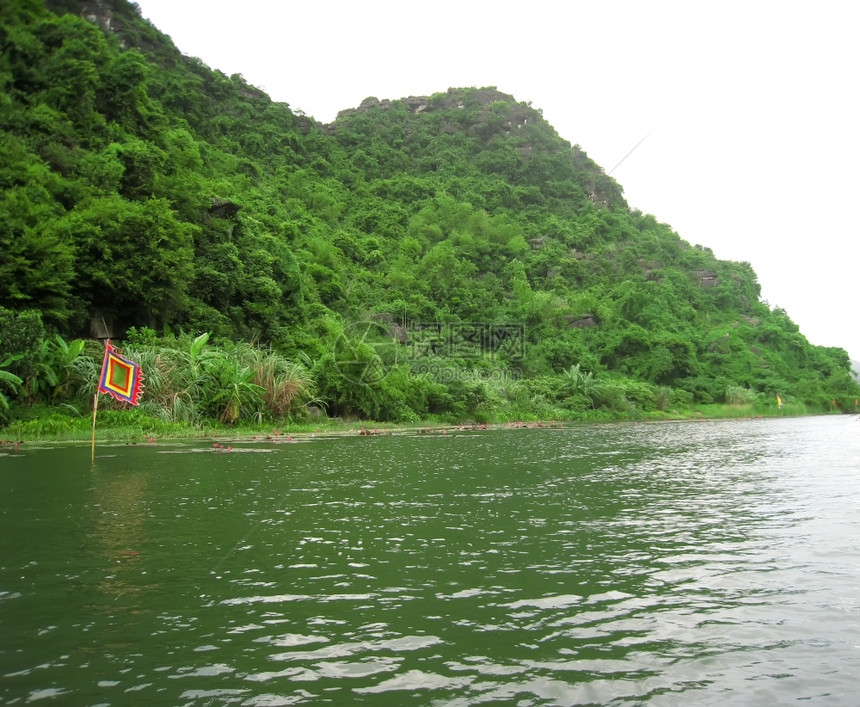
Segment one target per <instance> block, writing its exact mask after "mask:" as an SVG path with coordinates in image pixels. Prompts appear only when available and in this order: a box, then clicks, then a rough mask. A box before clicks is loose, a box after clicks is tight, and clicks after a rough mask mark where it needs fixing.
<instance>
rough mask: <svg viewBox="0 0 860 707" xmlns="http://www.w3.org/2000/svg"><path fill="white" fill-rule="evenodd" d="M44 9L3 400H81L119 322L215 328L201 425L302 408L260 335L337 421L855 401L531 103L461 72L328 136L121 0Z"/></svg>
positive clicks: (16, 26) (18, 180) (4, 114)
mask: <svg viewBox="0 0 860 707" xmlns="http://www.w3.org/2000/svg"><path fill="white" fill-rule="evenodd" d="M47 5H48V9H46V8H45V6H44V3H41V2H37V1H36V0H7V1H6V2H4V3H3V4H2V6H0V223H2V224H3V228H2V229H0V249H2V252H3V256H4V257H3V258H2V259H0V308H2V309H0V396H2V397H0V415H3V416H5V417H7V418H8V417H9V416H12V415H14V414H23V413H22V412H21V411H20V410H19V411H18V413H16V412H15V409H16V408H15V405H16V404H17V405H18V406H19V408H22V407H23V406H24V405H25V404H26V403H31V404H33V403H48V402H50V403H55V404H56V403H66V404H72V401H73V400H74V399H75V395H78V393H73V391H72V390H71V387H69V382H68V381H66V383H65V384H64V382H63V381H64V379H63V377H62V375H61V372H62V371H64V370H68V366H69V365H71V364H70V363H69V362H68V361H67V362H66V363H63V360H64V359H63V356H66V357H67V358H68V357H71V358H72V359H79V358H81V356H83V357H84V358H87V360H89V361H90V364H89V365H90V366H91V367H92V366H97V364H98V360H99V354H98V351H97V350H94V351H92V352H90V353H89V354H88V353H87V351H86V350H83V351H78V350H76V349H70V350H66V349H63V346H68V345H67V344H66V343H65V339H64V338H63V337H81V338H83V337H89V336H92V335H94V334H96V331H95V329H97V328H99V326H98V325H99V324H100V325H101V328H105V329H107V330H109V331H111V332H112V333H113V335H114V337H116V338H121V337H122V336H123V333H124V332H126V331H127V330H128V329H130V328H132V327H134V328H135V330H136V331H138V332H139V331H143V330H146V331H149V332H150V334H151V335H152V337H151V338H152V341H150V342H149V344H148V345H149V346H150V347H151V348H152V350H153V351H156V353H154V354H152V355H155V356H158V355H159V354H158V353H157V351H158V349H159V347H161V348H162V349H164V350H176V351H180V352H182V353H181V356H182V357H185V358H184V359H183V360H184V362H185V364H187V363H188V359H187V354H188V352H187V351H183V347H184V346H185V344H184V343H181V344H178V343H177V342H185V343H187V342H188V341H189V340H191V341H193V340H195V338H196V337H198V336H199V335H201V334H203V333H211V343H210V344H209V352H210V353H211V352H212V351H218V352H220V353H219V357H220V358H219V361H220V363H218V364H217V366H216V364H215V363H214V359H212V360H209V361H208V363H207V365H209V366H210V368H209V370H208V371H207V372H206V373H205V375H203V374H201V377H200V378H199V379H195V378H193V376H192V377H191V378H187V377H186V379H184V382H182V383H176V385H177V386H178V387H177V388H170V389H169V393H170V394H173V395H175V397H174V398H173V400H174V402H175V404H176V405H177V406H178V408H177V409H176V410H174V412H173V413H159V414H175V415H183V414H186V413H187V415H186V418H187V419H202V418H205V417H207V416H208V417H209V418H220V419H221V420H222V421H226V422H233V421H236V420H238V419H240V418H241V417H242V416H243V415H246V414H247V415H255V414H256V415H257V416H260V415H272V416H275V417H277V416H278V415H286V414H288V413H289V412H290V410H289V405H287V406H286V408H284V407H283V406H282V407H280V408H279V407H278V406H277V405H275V406H270V407H267V406H266V405H261V404H260V403H261V401H263V398H264V397H265V396H264V392H263V391H262V390H261V389H260V387H261V386H260V384H259V382H254V381H253V375H252V374H251V371H252V369H253V367H252V366H251V365H250V364H249V363H248V361H247V355H246V353H247V352H246V353H242V354H241V355H240V353H239V352H238V348H237V347H241V346H242V345H241V344H239V343H238V342H241V341H246V342H254V344H255V346H253V347H250V348H251V349H253V350H255V351H263V350H264V351H266V352H267V355H268V356H269V357H270V364H271V365H273V366H275V367H276V368H277V367H279V366H280V368H281V369H284V370H287V369H289V370H291V371H292V372H293V374H295V378H296V380H298V381H300V383H301V385H300V388H301V391H302V395H304V398H303V399H304V401H305V402H307V399H309V397H310V396H311V395H313V394H315V395H316V396H317V398H318V403H319V405H321V406H323V407H325V409H327V411H328V413H329V414H330V415H333V416H344V417H346V416H358V417H368V418H373V419H377V420H391V421H404V420H417V419H420V418H427V417H434V416H435V417H437V418H439V419H450V420H456V419H463V418H473V419H499V418H505V417H508V418H510V417H516V416H518V415H522V416H531V417H536V416H547V417H548V416H555V417H562V418H567V419H571V418H577V417H582V416H584V415H594V414H598V413H599V411H604V412H605V413H607V414H619V415H630V414H635V413H637V412H642V411H649V410H655V409H661V410H665V409H669V408H671V407H673V406H674V407H678V406H685V405H691V404H696V403H712V402H726V403H731V402H732V401H736V400H744V401H746V402H749V401H751V400H758V401H759V403H760V404H761V405H775V399H776V394H777V393H779V394H780V395H781V396H782V398H783V399H784V400H786V401H795V402H797V403H802V404H804V405H806V406H808V407H809V409H811V410H832V409H833V408H834V406H835V407H837V408H839V409H842V410H853V409H854V408H855V402H854V401H855V398H856V397H857V396H858V395H859V394H860V389H858V386H857V384H856V382H855V381H853V380H852V378H851V375H850V366H849V360H848V356H847V354H846V352H845V351H843V350H841V349H834V348H823V347H816V346H812V345H810V343H809V342H808V341H807V340H806V339H805V337H804V336H803V335H802V334H801V333H800V332H799V331H798V328H797V326H796V325H795V324H794V323H793V322H792V321H791V319H790V318H789V316H788V314H787V313H786V312H784V311H782V310H779V309H771V308H770V307H769V306H768V305H767V304H766V303H764V302H762V301H761V299H760V290H759V286H758V284H757V282H756V276H755V273H754V272H753V270H752V268H751V266H750V265H749V264H747V263H734V262H726V261H720V260H717V259H716V258H715V257H714V256H713V254H712V253H711V251H710V250H709V249H708V248H704V247H701V246H691V245H689V244H688V243H686V242H685V241H683V240H682V239H681V238H680V237H679V236H678V235H677V234H676V233H674V232H673V231H672V229H671V228H670V227H669V226H667V225H666V224H663V223H660V222H659V221H657V220H656V219H655V218H654V217H652V216H649V215H645V214H642V213H640V212H638V211H632V210H630V209H629V207H628V206H627V204H626V202H625V201H624V198H623V194H622V190H621V188H620V186H619V185H618V184H617V183H615V182H614V181H613V180H612V179H611V178H609V177H608V176H607V175H606V174H605V173H604V172H603V170H602V169H600V167H598V166H597V165H596V164H594V163H593V162H592V161H591V160H590V159H589V158H588V156H587V155H586V153H585V152H583V151H582V150H581V149H580V148H579V147H578V146H571V145H570V143H568V142H566V141H565V140H563V139H562V138H561V137H560V136H558V135H557V134H556V132H555V131H554V130H553V129H552V127H551V126H550V125H548V124H547V123H546V122H545V121H544V120H543V118H542V116H541V114H540V111H539V110H536V109H534V108H532V107H531V106H529V105H526V104H523V103H520V102H517V101H516V100H515V99H514V98H512V97H510V96H507V95H505V94H503V93H501V92H499V91H497V90H495V89H494V88H484V89H475V88H465V89H450V90H448V91H447V92H445V93H439V94H436V95H433V96H430V97H427V98H410V99H403V100H395V101H378V100H377V99H374V98H369V99H367V100H365V101H364V102H363V103H362V105H361V106H360V107H359V108H357V109H354V110H349V111H344V112H342V113H341V115H340V116H339V117H338V119H337V120H336V121H335V123H334V124H333V125H330V126H323V125H320V124H318V123H316V122H315V121H314V120H313V119H311V118H309V117H306V116H303V115H297V114H296V113H294V112H293V111H291V110H290V108H289V106H287V105H286V104H279V103H274V102H272V101H271V100H270V99H269V98H268V97H267V96H266V95H265V94H264V93H263V92H261V91H260V90H258V89H256V88H254V87H252V86H249V85H248V84H247V83H246V82H245V81H244V79H243V78H242V77H241V76H238V75H234V76H230V77H227V76H225V75H223V74H222V73H221V72H219V71H217V70H210V69H209V68H208V67H206V66H205V65H203V64H202V63H201V62H200V61H198V60H195V59H191V58H188V57H183V56H182V55H181V54H180V52H179V51H178V50H177V49H176V48H175V47H174V46H173V44H172V43H171V42H170V40H169V39H168V38H167V37H165V36H164V35H163V34H161V33H160V32H159V31H158V30H157V29H155V28H154V27H152V26H151V25H150V24H149V23H147V22H146V21H144V20H143V19H142V18H141V17H140V15H139V13H138V12H137V9H136V7H135V6H134V5H132V4H129V3H128V2H126V1H125V0H112V1H111V2H109V3H102V6H103V8H104V9H103V11H102V14H101V15H100V16H98V17H89V18H85V17H82V16H81V15H82V11H81V8H82V6H83V3H80V2H78V1H77V0H51V1H49V2H48V3H47ZM108 7H109V8H110V9H109V10H108V9H107V8H108ZM366 323H372V325H368V324H366ZM94 327H95V329H94ZM154 332H157V333H158V336H157V337H155V334H154ZM57 335H60V336H59V337H58V336H57ZM60 342H62V343H60ZM233 342H237V343H233ZM177 347H178V348H177ZM150 353H151V352H150ZM345 353H346V354H348V355H347V356H346V358H345V356H344V354H345ZM72 354H74V356H73V355H72ZM146 355H149V354H146ZM146 355H145V356H144V357H146ZM176 355H179V354H176ZM170 356H174V354H170ZM165 357H168V358H169V356H168V354H165V353H164V352H163V351H162V359H164V358H165ZM345 361H347V363H346V364H345ZM272 362H276V363H272ZM78 365H80V364H78ZM64 366H65V368H64ZM299 366H300V367H301V370H299V369H298V368H297V367H299ZM350 366H351V367H352V369H354V370H353V372H355V371H356V370H360V372H361V374H360V375H352V374H351V373H350V370H348V369H349V367H350ZM218 367H220V368H218ZM216 368H218V370H217V371H216ZM49 369H50V370H51V371H52V373H50V374H49V373H48V370H49ZM145 370H146V369H145ZM374 370H375V371H377V373H379V375H375V374H374V376H373V379H372V380H371V379H370V378H368V377H367V374H368V373H369V372H372V371H374ZM186 373H188V372H187V371H186ZM152 381H153V376H152V375H151V374H150V384H149V387H148V388H147V393H146V394H145V398H144V399H145V400H146V401H147V402H148V403H149V404H152V405H155V406H156V407H157V408H158V409H159V410H162V411H163V410H165V409H166V408H165V407H164V406H163V405H161V404H156V402H155V401H156V399H157V398H158V396H159V395H162V394H165V395H166V393H163V391H161V389H158V390H156V388H157V386H156V385H154V384H153V382H152ZM204 384H205V385H208V386H209V388H208V389H207V390H206V391H205V392H204V391H203V388H204V387H205V385H204ZM64 385H66V387H65V388H64V387H63V386H64ZM182 386H185V387H184V388H183V387H182ZM79 387H80V386H79ZM183 391H184V392H183ZM192 393H194V394H193V395H192ZM300 397H301V396H300ZM162 402H163V401H162ZM10 403H11V405H10ZM75 404H76V405H78V406H83V405H84V404H85V401H84V398H81V397H80V396H79V397H78V399H77V403H75ZM183 405H187V406H189V407H188V410H186V412H182V410H181V409H180V408H182V406H183ZM595 411H597V412H595ZM294 413H295V410H293V414H294Z"/></svg>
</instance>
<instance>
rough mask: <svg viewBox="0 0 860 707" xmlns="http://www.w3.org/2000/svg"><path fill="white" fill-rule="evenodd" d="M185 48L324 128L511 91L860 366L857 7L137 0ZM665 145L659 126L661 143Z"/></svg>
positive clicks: (625, 1) (832, 0)
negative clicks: (368, 103)
mask: <svg viewBox="0 0 860 707" xmlns="http://www.w3.org/2000/svg"><path fill="white" fill-rule="evenodd" d="M138 4H139V5H140V7H141V12H142V14H143V16H144V17H146V18H148V19H149V20H151V21H152V23H153V24H154V25H155V26H156V27H158V28H159V29H160V30H161V31H162V32H164V33H166V34H168V35H170V36H171V37H172V39H173V41H174V42H175V43H176V45H177V46H178V47H179V49H180V50H181V51H182V52H183V53H185V54H188V55H191V56H196V57H199V58H200V59H202V60H203V61H204V62H205V63H206V64H207V65H209V66H210V67H212V68H214V69H220V70H221V71H223V72H224V73H225V74H228V75H230V74H234V73H239V74H242V75H243V76H244V77H245V79H246V80H247V81H248V83H250V84H252V85H254V86H258V87H260V88H262V89H264V90H265V91H266V92H267V93H268V94H269V95H270V96H271V97H272V98H273V99H274V100H278V101H285V102H287V103H289V104H290V107H291V108H292V109H293V110H301V111H304V112H305V113H306V114H308V115H310V116H312V117H314V118H315V119H317V120H319V121H321V122H331V121H332V120H334V118H335V116H336V115H337V112H338V111H340V110H343V109H345V108H353V107H356V106H357V105H358V104H359V103H361V101H362V100H363V99H364V98H367V97H368V96H376V97H377V98H380V99H383V98H390V99H396V98H402V97H405V96H410V95H416V96H421V95H430V94H432V93H437V92H441V91H446V90H447V89H448V88H449V87H464V86H477V87H481V86H496V87H497V88H498V89H499V90H500V91H503V92H504V93H508V94H511V95H512V96H514V97H515V98H516V99H517V100H519V101H530V102H531V103H532V105H533V107H535V108H539V109H541V110H542V111H543V115H544V117H545V118H546V119H547V121H549V123H550V124H551V125H552V126H553V127H554V128H555V129H556V130H557V131H558V133H559V134H560V135H561V136H562V137H563V138H565V139H566V140H568V141H570V142H571V143H574V144H578V145H580V146H581V147H582V148H583V149H584V150H585V151H586V152H587V153H588V154H589V156H590V157H591V158H592V159H594V160H595V161H596V162H597V163H598V164H599V165H601V166H602V167H603V168H604V169H605V170H606V171H607V172H608V171H610V170H612V169H613V167H615V165H617V164H618V163H619V162H620V161H621V160H622V159H623V158H624V156H625V155H626V154H627V153H628V152H629V151H630V150H631V149H632V148H633V147H634V146H635V145H636V144H637V143H638V142H639V141H640V140H642V138H643V137H645V136H646V135H647V136H648V137H647V139H646V140H645V141H644V142H643V143H642V144H641V145H640V146H639V147H638V148H637V149H636V150H635V151H634V152H633V153H632V154H631V155H630V156H629V157H628V158H627V159H626V160H625V161H624V162H623V163H622V164H621V165H620V166H618V167H617V169H615V171H614V172H613V173H612V176H613V177H614V178H615V179H616V180H617V181H618V182H619V183H620V184H621V186H622V187H623V188H624V193H625V196H626V198H627V201H628V203H629V204H630V206H631V207H633V208H638V209H640V210H641V211H643V212H645V213H650V214H654V215H655V216H656V217H657V219H658V220H660V221H662V222H664V223H668V224H670V225H671V226H672V228H673V229H674V230H675V231H677V232H678V234H679V235H680V236H681V237H682V238H683V239H685V240H687V241H689V242H690V243H693V244H701V245H703V246H707V247H710V248H712V249H713V251H714V254H715V255H716V256H717V257H718V258H720V259H722V260H738V261H743V260H745V261H748V262H750V263H751V264H752V266H753V268H754V270H755V271H756V273H757V274H758V277H759V282H760V283H761V286H762V296H763V298H764V299H765V300H766V301H767V302H768V303H769V304H770V305H771V306H772V307H773V306H779V307H782V308H784V309H785V310H786V311H787V312H788V314H789V316H790V317H791V318H792V319H793V320H794V321H795V322H796V323H797V324H798V325H799V326H800V329H801V331H802V332H803V333H804V334H805V335H806V336H807V338H808V339H809V340H810V341H811V342H812V343H813V344H819V345H823V346H840V347H842V348H844V349H846V350H847V351H848V352H849V353H850V354H851V357H852V358H853V359H860V320H858V317H857V316H856V315H855V311H856V310H857V309H858V308H857V306H856V300H857V298H858V297H860V292H858V290H857V288H856V286H855V285H856V279H855V278H856V273H857V264H858V256H860V245H858V238H857V237H858V225H857V218H856V217H853V216H851V213H852V212H853V210H854V208H855V207H856V202H857V197H858V193H860V179H858V170H857V166H858V158H860V137H858V131H860V97H858V91H857V88H858V69H860V38H858V36H857V28H858V26H860V25H858V19H860V6H857V8H855V7H854V3H851V2H847V1H846V0H819V1H818V2H816V3H814V4H813V3H812V2H805V3H800V2H790V1H786V0H781V1H780V2H775V1H774V2H770V1H756V0H743V1H739V0H722V2H719V3H717V2H709V3H704V2H689V1H683V2H682V1H676V2H672V1H668V0H588V1H587V2H583V1H580V0H575V1H574V2H565V0H525V1H523V0H521V1H520V2H510V0H493V1H490V0H459V1H457V2H454V1H452V0H435V1H434V2H432V3H429V2H428V3H423V2H422V3H418V2H408V1H407V0H328V1H326V2H314V1H313V0H303V1H302V2H296V1H294V0H286V1H283V2H277V1H276V0H243V2H236V1H235V0H231V1H230V2H225V1H224V0H139V1H138ZM649 133H650V134H649Z"/></svg>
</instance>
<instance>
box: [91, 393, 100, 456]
mask: <svg viewBox="0 0 860 707" xmlns="http://www.w3.org/2000/svg"><path fill="white" fill-rule="evenodd" d="M98 411H99V391H98V390H96V394H95V395H94V396H93V441H92V447H91V453H90V463H95V461H96V413H97V412H98Z"/></svg>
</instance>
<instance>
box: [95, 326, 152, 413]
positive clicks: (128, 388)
mask: <svg viewBox="0 0 860 707" xmlns="http://www.w3.org/2000/svg"><path fill="white" fill-rule="evenodd" d="M120 353H121V352H120V350H119V349H117V348H114V347H113V346H111V343H110V340H108V341H107V342H106V343H105V357H104V361H103V362H102V375H101V379H100V380H99V392H100V393H107V394H108V395H112V396H113V397H114V398H116V399H117V400H122V401H123V402H126V403H131V404H132V405H137V404H138V402H139V400H138V398H140V393H141V389H142V388H143V371H141V370H140V366H138V365H137V364H136V363H135V362H134V361H129V360H128V359H127V358H125V357H123V356H120Z"/></svg>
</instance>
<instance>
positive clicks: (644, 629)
mask: <svg viewBox="0 0 860 707" xmlns="http://www.w3.org/2000/svg"><path fill="white" fill-rule="evenodd" d="M231 444H232V445H233V447H234V449H233V451H229V452H227V451H221V450H220V449H218V448H214V447H213V446H212V442H211V441H209V442H194V441H188V442H183V443H174V444H168V443H165V444H160V443H155V444H146V445H137V446H134V445H114V446H108V445H101V446H99V447H98V449H97V458H96V460H95V463H94V464H91V462H90V449H89V445H75V446H69V445H64V446H54V447H52V446H49V445H45V446H42V447H37V445H36V444H28V443H25V444H24V445H22V446H21V447H20V448H19V449H18V450H17V451H15V450H12V449H11V448H10V447H9V446H8V445H7V446H6V448H5V449H4V451H5V452H7V453H6V454H4V455H3V456H0V489H2V495H0V704H2V705H13V704H19V705H23V704H30V703H34V702H36V703H39V704H58V705H228V704H235V705H260V706H270V705H294V704H333V705H350V704H368V705H409V704H416V705H464V706H465V705H476V704H488V705H522V706H526V705H580V704H594V705H633V704H642V703H648V704H654V705H676V704H679V705H680V704H683V705H688V704H692V705H698V704H705V705H737V704H741V705H759V704H760V705H769V706H772V705H776V704H785V703H788V702H795V701H798V700H799V701H801V702H802V703H803V704H810V703H811V704H828V705H830V704H833V705H842V704H844V705H855V704H860V545H858V538H860V421H858V418H856V417H853V416H852V417H848V416H834V417H824V418H800V419H776V420H741V421H717V422H684V423H662V424H616V425H601V426H593V427H572V428H553V429H505V430H493V431H449V432H448V433H447V434H446V435H442V434H439V433H437V434H433V435H417V434H415V435H412V434H401V435H389V436H379V437H375V436H374V437H358V436H354V437H340V438H314V439H308V440H303V441H302V442H294V443H289V442H282V443H279V444H276V443H273V442H271V441H269V442H252V441H245V442H232V443H231Z"/></svg>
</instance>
